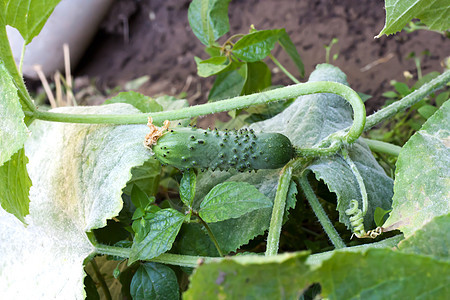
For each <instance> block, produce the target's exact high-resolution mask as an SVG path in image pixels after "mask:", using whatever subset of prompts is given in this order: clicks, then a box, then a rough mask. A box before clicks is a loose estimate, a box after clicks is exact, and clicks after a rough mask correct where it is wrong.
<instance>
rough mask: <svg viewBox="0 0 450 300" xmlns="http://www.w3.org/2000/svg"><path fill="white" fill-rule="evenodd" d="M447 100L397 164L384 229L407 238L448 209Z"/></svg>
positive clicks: (449, 105)
mask: <svg viewBox="0 0 450 300" xmlns="http://www.w3.org/2000/svg"><path fill="white" fill-rule="evenodd" d="M448 120H450V102H448V101H447V102H445V103H444V105H442V106H441V108H440V109H439V110H438V111H437V112H436V113H435V114H434V115H433V116H432V117H431V118H429V119H428V121H427V122H426V123H425V124H424V125H423V126H422V129H421V130H420V131H418V132H416V133H415V134H414V135H413V136H412V137H411V138H410V139H409V141H408V142H407V143H406V144H405V145H404V146H403V148H402V150H401V152H400V155H399V157H398V160H397V164H396V172H395V173H396V176H395V177H396V179H395V184H394V198H393V209H392V213H391V215H390V217H389V218H388V219H387V221H386V223H385V224H384V227H385V228H389V229H400V230H401V231H402V232H403V233H404V234H405V237H406V238H408V237H410V236H411V235H412V234H414V232H415V231H416V230H418V229H420V228H421V227H423V226H424V225H425V224H426V223H428V222H430V221H431V220H432V219H433V218H434V217H436V216H440V215H445V214H448V213H449V212H450V207H449V205H448V199H450V190H449V188H448V187H449V186H450V168H449V167H448V166H450V149H449V145H450V123H449V122H448Z"/></svg>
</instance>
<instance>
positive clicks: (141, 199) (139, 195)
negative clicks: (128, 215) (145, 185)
mask: <svg viewBox="0 0 450 300" xmlns="http://www.w3.org/2000/svg"><path fill="white" fill-rule="evenodd" d="M130 196H131V201H132V202H133V204H134V206H136V208H142V209H145V208H146V207H147V205H149V204H150V200H149V198H148V196H147V194H146V193H145V192H143V191H142V190H141V189H140V188H139V187H138V186H137V185H135V186H133V188H132V189H131V195H130Z"/></svg>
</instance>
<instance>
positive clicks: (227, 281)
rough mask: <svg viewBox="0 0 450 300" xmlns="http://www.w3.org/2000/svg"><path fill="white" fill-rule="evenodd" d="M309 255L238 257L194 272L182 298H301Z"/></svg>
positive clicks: (210, 264)
mask: <svg viewBox="0 0 450 300" xmlns="http://www.w3.org/2000/svg"><path fill="white" fill-rule="evenodd" d="M306 257H307V254H306V253H301V252H297V253H289V254H282V255H278V256H272V257H263V256H256V255H251V256H238V257H233V258H232V259H226V260H222V261H220V262H217V263H208V264H204V265H202V266H200V267H199V268H198V269H196V270H195V272H194V274H193V275H192V277H191V283H190V286H189V290H188V291H187V292H186V293H185V294H184V295H183V299H298V297H299V296H300V295H301V294H302V291H303V289H304V288H306V287H307V286H308V283H310V281H309V279H308V276H309V275H310V272H309V268H308V266H307V265H306V264H305V259H306Z"/></svg>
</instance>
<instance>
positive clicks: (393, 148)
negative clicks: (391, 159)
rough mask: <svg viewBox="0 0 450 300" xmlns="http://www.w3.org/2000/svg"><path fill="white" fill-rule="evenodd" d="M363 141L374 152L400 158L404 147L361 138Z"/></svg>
mask: <svg viewBox="0 0 450 300" xmlns="http://www.w3.org/2000/svg"><path fill="white" fill-rule="evenodd" d="M361 140H363V141H364V142H365V143H366V144H367V146H369V148H370V150H372V151H373V152H378V153H385V154H388V155H391V156H398V155H399V154H400V150H402V147H400V146H397V145H394V144H390V143H386V142H382V141H377V140H372V139H366V138H361Z"/></svg>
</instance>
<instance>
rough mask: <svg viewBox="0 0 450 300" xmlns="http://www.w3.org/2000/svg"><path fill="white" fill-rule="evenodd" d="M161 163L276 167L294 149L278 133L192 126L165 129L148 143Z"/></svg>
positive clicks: (242, 168) (241, 168) (184, 167)
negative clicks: (152, 141)
mask: <svg viewBox="0 0 450 300" xmlns="http://www.w3.org/2000/svg"><path fill="white" fill-rule="evenodd" d="M152 150H153V152H154V154H155V157H156V158H157V159H158V160H159V161H160V162H161V163H162V164H164V165H171V166H174V167H176V168H178V169H180V170H187V169H190V168H199V169H203V170H206V169H211V170H213V171H214V170H216V169H218V170H222V171H223V170H229V169H236V170H238V171H241V172H243V171H251V170H258V169H278V168H281V167H283V166H284V165H285V164H286V163H287V162H289V160H291V159H292V158H293V157H294V155H295V151H294V148H293V146H292V144H291V142H290V140H289V139H288V138H287V137H286V136H284V135H282V134H280V133H262V132H261V133H255V132H254V131H253V130H248V129H240V130H234V131H218V130H210V129H208V130H203V129H197V128H194V127H188V128H186V127H185V128H177V129H174V130H169V131H167V132H166V133H164V134H163V136H161V137H160V138H159V139H158V141H157V143H156V145H154V146H153V147H152Z"/></svg>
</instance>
